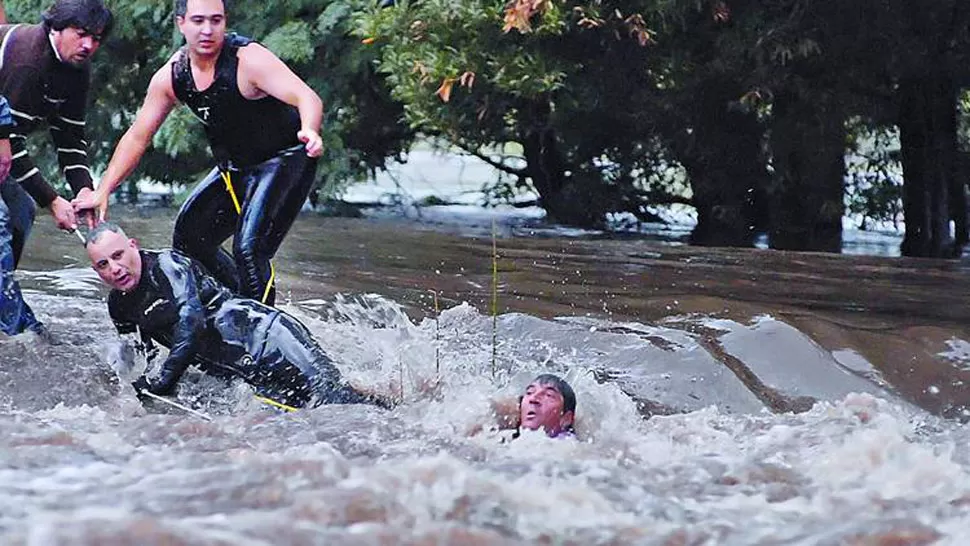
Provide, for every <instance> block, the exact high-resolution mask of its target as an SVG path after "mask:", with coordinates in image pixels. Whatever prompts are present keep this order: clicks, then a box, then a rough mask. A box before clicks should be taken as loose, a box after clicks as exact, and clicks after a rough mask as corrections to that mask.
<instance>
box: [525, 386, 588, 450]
mask: <svg viewBox="0 0 970 546" xmlns="http://www.w3.org/2000/svg"><path fill="white" fill-rule="evenodd" d="M575 419H576V393H575V392H573V389H572V387H570V386H569V383H566V381H564V380H563V379H562V378H560V377H559V376H556V375H552V374H542V375H540V376H538V377H536V378H535V379H533V380H532V382H531V383H529V386H528V387H526V388H525V394H523V395H522V399H521V400H520V401H519V424H520V426H521V427H522V428H527V429H530V430H538V429H540V428H541V429H543V430H545V431H546V434H548V435H549V436H552V437H556V436H560V435H562V434H571V433H572V432H573V422H574V421H575Z"/></svg>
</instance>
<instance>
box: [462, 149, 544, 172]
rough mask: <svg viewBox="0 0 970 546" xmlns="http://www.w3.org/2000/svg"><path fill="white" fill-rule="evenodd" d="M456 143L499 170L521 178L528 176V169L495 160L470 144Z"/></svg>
mask: <svg viewBox="0 0 970 546" xmlns="http://www.w3.org/2000/svg"><path fill="white" fill-rule="evenodd" d="M455 144H457V145H458V147H459V148H461V149H462V150H464V151H465V153H467V154H469V155H472V156H475V157H477V158H478V159H481V160H482V161H484V162H485V163H488V164H489V165H491V166H492V167H495V168H496V169H498V170H500V171H502V172H504V173H507V174H512V175H515V176H518V177H521V178H524V177H526V176H528V171H527V170H526V169H516V168H515V167H510V166H508V165H506V164H505V163H502V162H501V161H495V160H494V159H492V158H491V157H489V156H487V155H485V154H483V153H481V152H479V151H478V150H474V149H471V148H469V147H468V146H465V145H464V144H462V143H460V142H456V143H455Z"/></svg>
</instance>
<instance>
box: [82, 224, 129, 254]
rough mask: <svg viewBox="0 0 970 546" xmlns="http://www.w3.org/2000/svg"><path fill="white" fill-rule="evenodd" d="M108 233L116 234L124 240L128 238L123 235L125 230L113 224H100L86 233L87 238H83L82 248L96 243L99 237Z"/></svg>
mask: <svg viewBox="0 0 970 546" xmlns="http://www.w3.org/2000/svg"><path fill="white" fill-rule="evenodd" d="M108 231H110V232H112V233H117V234H119V235H121V236H122V237H124V238H126V239H127V238H128V236H127V235H125V230H123V229H121V226H119V225H118V224H116V223H114V222H101V223H100V224H98V225H97V226H95V227H94V229H92V230H91V231H89V232H88V236H87V237H85V242H84V248H87V247H88V245H91V244H92V243H96V242H98V239H100V238H101V236H102V235H104V234H105V233H106V232H108Z"/></svg>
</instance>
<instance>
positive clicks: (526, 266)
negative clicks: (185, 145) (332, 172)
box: [0, 207, 970, 546]
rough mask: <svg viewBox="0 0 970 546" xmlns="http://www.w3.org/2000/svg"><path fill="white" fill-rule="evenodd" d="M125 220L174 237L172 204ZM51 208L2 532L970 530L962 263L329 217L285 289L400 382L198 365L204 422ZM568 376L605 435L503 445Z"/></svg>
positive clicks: (31, 297)
mask: <svg viewBox="0 0 970 546" xmlns="http://www.w3.org/2000/svg"><path fill="white" fill-rule="evenodd" d="M113 214H114V215H115V218H118V219H120V220H121V222H122V224H123V226H124V227H125V228H126V229H127V230H128V231H129V234H130V235H132V236H134V237H136V238H138V239H139V240H140V241H141V242H142V244H143V246H145V247H147V248H157V247H162V246H168V241H169V237H170V234H171V226H172V219H171V216H170V215H169V213H166V212H164V211H149V212H143V213H137V212H135V211H133V210H130V209H129V210H127V211H123V210H122V209H121V208H120V207H118V208H117V209H113ZM50 223H51V222H50V221H49V219H48V218H47V217H41V218H39V219H38V222H37V224H36V227H35V231H34V233H33V235H32V238H31V240H30V245H29V247H28V255H27V256H26V257H25V260H24V263H23V264H22V269H23V271H22V275H21V277H20V278H21V279H22V283H23V286H24V287H25V289H26V299H27V300H28V302H29V303H31V305H33V307H34V309H35V311H36V312H37V313H38V315H39V317H40V318H41V319H42V320H44V321H45V322H46V323H47V324H48V326H49V327H50V329H51V330H52V333H53V336H54V340H55V343H54V344H47V343H46V342H43V341H40V340H38V339H36V338H34V337H31V336H30V335H24V336H17V337H14V338H10V339H6V340H3V341H0V435H2V437H3V438H4V441H3V443H0V543H2V544H13V545H31V546H33V545H48V544H54V545H57V544H65V545H67V544H71V545H76V544H91V545H94V544H206V545H210V544H211V545H223V544H225V545H229V544H294V545H297V544H300V545H302V544H361V545H363V544H414V545H419V544H421V545H424V544H428V545H431V544H436V545H437V544H462V545H464V544H483V545H485V544H488V545H491V544H531V543H538V544H576V545H587V544H603V545H606V544H616V545H619V544H645V545H670V546H673V545H687V544H691V545H707V544H710V545H715V544H717V545H724V544H726V545H739V546H740V545H751V544H758V545H780V544H793V545H795V544H797V545H816V544H819V545H822V544H824V545H829V544H831V545H843V544H844V545H849V544H852V545H855V544H859V545H862V544H865V545H886V546H888V545H919V544H948V545H958V544H966V543H967V542H968V541H970V525H968V524H970V450H967V449H966V446H967V444H968V441H970V434H968V433H967V432H966V429H965V426H964V425H963V424H962V421H963V420H965V419H966V418H967V417H970V411H968V410H967V409H966V408H967V407H968V406H970V395H968V392H967V391H968V389H967V386H966V383H967V382H968V381H970V341H968V340H970V331H968V328H970V327H968V321H967V317H968V311H967V310H968V309H970V279H968V271H967V268H968V264H967V263H966V262H962V261H936V260H918V259H903V258H883V257H866V256H848V255H842V256H835V255H822V254H805V253H791V252H775V251H767V250H739V249H709V248H693V247H686V246H679V245H676V244H669V243H665V242H659V241H648V240H644V239H634V238H623V239H606V238H602V237H595V236H584V237H568V236H564V235H562V234H554V233H553V234H550V233H546V232H541V231H540V230H537V229H535V227H534V226H531V227H530V225H528V224H509V223H502V222H500V223H499V224H498V226H497V228H496V230H497V234H498V238H497V239H496V241H495V248H496V250H495V252H494V253H493V241H492V239H491V238H490V237H489V236H488V234H489V233H490V231H491V225H490V221H485V222H484V223H482V224H481V225H479V226H478V227H477V231H475V230H472V231H471V232H469V231H468V230H467V229H462V230H458V229H450V228H449V227H448V226H442V225H437V224H432V223H431V222H425V223H415V222H410V221H405V220H400V219H340V218H323V217H320V216H317V215H313V214H305V215H303V216H302V217H301V218H300V219H299V220H298V221H297V223H296V225H295V227H294V230H293V231H292V232H291V234H290V236H289V237H288V238H287V240H286V242H285V244H284V246H283V248H282V250H281V252H280V254H279V255H278V256H277V259H276V260H275V266H276V269H277V272H278V273H279V274H280V281H279V289H280V292H279V294H280V296H279V300H280V301H281V302H285V303H284V304H283V305H282V306H283V308H285V309H286V310H287V311H290V312H292V313H294V314H295V315H297V316H298V317H299V318H300V319H301V320H303V321H304V322H305V323H306V324H307V326H309V327H310V329H311V330H312V332H313V333H314V335H315V336H316V338H317V339H318V341H319V342H320V343H321V345H322V346H323V347H324V348H325V349H326V350H327V351H328V353H329V354H330V355H331V357H332V358H333V359H334V361H335V363H336V364H337V366H338V367H339V368H340V370H341V371H342V373H343V374H344V375H345V376H346V377H347V378H348V379H349V380H350V381H351V382H352V383H354V384H356V385H359V386H363V387H367V388H371V389H375V390H377V391H379V392H382V393H384V394H385V395H387V396H391V397H395V398H397V399H399V400H400V401H401V403H400V404H399V405H398V406H397V407H396V408H395V409H393V410H390V411H385V410H379V409H374V408H368V407H355V406H332V407H321V408H317V409H313V410H307V411H301V412H298V413H294V414H279V413H277V412H275V411H274V410H271V409H268V408H267V407H265V406H261V405H260V404H259V403H258V402H256V401H255V400H254V399H253V397H252V396H251V394H250V393H249V391H248V390H247V388H246V387H245V386H244V385H241V384H237V385H229V386H227V385H225V384H223V383H221V382H219V381H218V380H215V379H213V378H209V377H206V376H203V375H201V374H191V375H190V376H189V377H187V378H186V380H184V381H183V383H184V384H183V386H182V388H181V390H180V393H179V401H181V402H182V403H185V404H188V405H190V406H192V407H193V408H195V409H198V410H200V411H204V412H206V413H208V414H210V415H212V416H214V419H213V421H212V422H206V421H203V420H200V419H197V418H195V417H192V416H190V415H186V414H183V413H180V412H178V411H176V410H168V409H166V408H165V407H161V406H159V405H158V404H146V406H147V407H143V406H142V405H141V403H139V402H138V400H137V399H136V398H135V397H134V395H133V393H132V391H131V390H130V389H129V388H127V387H125V388H120V387H119V381H118V379H117V378H116V377H115V376H114V373H113V372H112V368H111V365H110V363H111V361H112V359H115V358H118V357H117V352H118V344H117V335H116V334H114V332H113V327H112V326H111V324H110V321H109V320H108V318H107V313H106V310H105V307H104V303H103V296H104V294H105V292H104V290H103V289H101V287H100V286H99V284H98V280H97V278H96V276H95V274H94V273H93V271H91V269H90V268H89V267H88V266H87V264H86V262H85V260H84V256H83V249H82V248H81V247H80V245H79V243H78V241H77V239H76V238H75V237H74V236H73V235H68V234H62V233H57V232H55V231H54V229H53V227H52V226H50V225H49V224H50ZM466 227H467V226H466ZM459 231H460V232H461V233H458V232H459ZM493 265H494V267H495V269H496V270H497V275H493ZM493 279H497V283H498V284H497V286H496V287H495V294H496V295H497V299H496V301H497V313H494V314H493V313H492V302H493V300H492V298H493ZM544 371H549V372H552V373H558V374H562V375H564V376H565V377H567V378H568V379H569V381H570V382H571V383H572V385H573V387H574V388H575V390H576V392H577V397H578V406H577V415H578V422H577V432H578V435H579V438H580V441H578V442H573V441H562V440H550V439H548V438H545V437H542V436H541V435H538V434H528V433H526V434H524V435H523V436H522V437H521V438H519V439H516V440H515V441H511V442H510V441H507V438H508V432H507V431H502V430H498V427H497V422H496V420H495V418H494V416H493V415H492V409H491V408H492V404H493V402H495V401H498V400H509V399H511V400H514V398H515V397H516V396H517V395H518V394H519V393H520V392H521V390H522V389H523V388H524V386H525V385H526V384H527V383H528V382H529V380H530V379H531V378H532V377H534V376H535V375H536V374H537V373H540V372H544Z"/></svg>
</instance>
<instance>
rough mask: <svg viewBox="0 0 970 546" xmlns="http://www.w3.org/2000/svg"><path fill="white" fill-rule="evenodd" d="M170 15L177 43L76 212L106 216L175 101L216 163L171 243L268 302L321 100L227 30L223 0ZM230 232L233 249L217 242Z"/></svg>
mask: <svg viewBox="0 0 970 546" xmlns="http://www.w3.org/2000/svg"><path fill="white" fill-rule="evenodd" d="M175 19H176V23H177V25H178V28H179V31H180V32H181V33H182V35H183V36H184V37H185V40H186V45H185V47H183V48H182V49H180V50H179V51H178V52H176V53H175V55H173V56H172V57H171V59H169V61H168V63H166V65H165V66H163V67H162V68H161V69H159V70H158V72H156V73H155V75H154V77H153V78H152V81H151V83H150V84H149V87H148V92H147V95H146V97H145V102H144V104H143V105H142V107H141V109H140V110H139V112H138V115H137V117H136V118H135V122H134V123H133V124H132V126H131V127H130V128H129V129H128V131H127V132H126V133H125V135H124V136H123V137H122V139H121V141H120V142H119V143H118V146H117V147H116V148H115V152H114V154H113V155H112V158H111V162H110V163H109V164H108V167H107V169H106V170H105V173H104V176H103V178H102V179H101V183H100V184H99V186H98V189H97V190H96V191H95V192H94V194H93V195H90V196H82V197H79V198H78V199H75V200H74V201H73V204H74V207H75V210H76V211H78V212H81V211H84V210H90V209H97V210H98V211H99V217H101V218H102V219H103V218H104V214H105V211H106V209H107V200H108V195H109V194H110V193H111V192H112V191H114V189H115V188H116V187H117V186H118V185H119V184H120V183H121V182H122V180H124V178H125V177H126V176H128V175H129V174H130V173H131V172H132V170H134V168H135V167H136V166H137V164H138V161H139V159H140V158H141V156H142V154H143V153H144V152H145V149H146V148H147V147H148V145H149V143H151V140H152V137H153V135H154V134H155V132H156V131H157V130H158V128H159V127H160V126H161V124H162V122H164V121H165V118H166V117H167V116H168V114H169V113H170V112H171V111H172V108H174V107H175V105H176V104H178V103H179V102H181V103H183V104H185V105H186V106H188V107H189V109H190V110H191V111H192V112H193V113H194V114H195V116H196V117H198V118H199V120H200V121H201V122H202V124H203V126H204V127H205V133H206V136H207V137H208V140H209V144H210V147H211V149H212V153H213V155H214V156H215V159H216V161H217V162H218V165H219V166H218V167H217V168H216V169H213V171H212V172H211V173H209V175H208V176H207V177H206V178H205V179H203V181H202V182H201V183H200V184H199V185H198V186H197V187H196V188H195V190H193V192H192V194H191V195H190V196H189V198H188V200H186V202H185V204H184V205H183V206H182V210H181V211H180V212H179V215H178V217H177V218H176V221H175V232H174V234H173V237H172V242H173V246H174V247H175V248H176V249H177V250H180V251H183V252H184V253H186V254H187V255H189V256H190V257H192V258H195V259H197V260H199V261H200V262H202V264H203V265H205V266H206V268H207V269H208V270H209V271H211V272H212V273H213V275H215V276H216V278H217V279H219V280H220V281H221V282H222V283H223V284H225V285H227V286H228V287H230V288H231V289H232V290H234V291H236V292H237V293H239V294H242V295H243V296H246V297H249V298H253V299H256V300H259V301H261V302H263V303H266V304H268V305H272V304H273V302H274V301H275V289H274V287H273V284H274V283H273V282H272V281H273V276H274V273H273V269H272V265H271V262H270V260H271V258H272V257H273V256H274V255H275V254H276V251H277V250H278V249H279V246H280V244H281V243H282V242H283V238H284V236H285V235H286V233H287V232H288V231H289V229H290V227H291V226H292V225H293V221H294V220H295V219H296V216H297V214H298V213H299V212H300V209H301V208H302V206H303V203H304V202H305V201H306V199H307V196H308V195H309V193H310V190H311V189H312V187H313V182H314V173H315V170H316V163H317V159H316V158H317V157H319V156H320V154H321V153H322V152H323V142H322V140H321V138H320V134H319V131H320V123H321V120H322V117H323V103H322V102H321V100H320V97H319V96H318V95H317V94H316V93H315V92H314V91H313V90H312V89H310V87H309V86H307V84H306V83H305V82H303V81H302V80H301V79H300V78H298V77H297V76H296V75H295V74H293V72H291V71H290V69H289V68H287V66H286V65H285V64H284V63H283V62H282V61H281V60H280V59H279V58H278V57H276V56H275V55H274V54H273V53H271V52H270V51H269V50H267V49H266V48H264V47H263V46H261V45H259V44H257V43H255V42H253V41H251V40H250V39H248V38H243V37H240V36H236V35H234V34H230V35H228V36H227V35H226V14H225V6H224V4H223V2H222V0H177V1H176V15H175ZM227 186H228V187H231V190H230V189H229V188H228V187H227ZM230 236H232V237H233V253H232V256H231V257H230V256H229V254H228V253H227V252H225V251H224V250H223V249H222V248H221V247H220V245H221V244H222V243H223V242H224V241H225V240H227V239H228V238H229V237H230Z"/></svg>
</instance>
